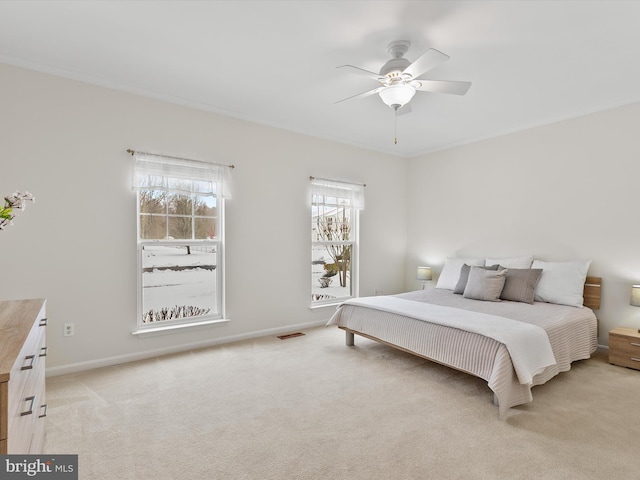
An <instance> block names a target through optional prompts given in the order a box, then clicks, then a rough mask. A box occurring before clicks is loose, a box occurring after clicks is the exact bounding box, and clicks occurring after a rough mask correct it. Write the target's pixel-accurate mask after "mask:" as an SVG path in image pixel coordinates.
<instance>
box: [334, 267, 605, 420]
mask: <svg viewBox="0 0 640 480" xmlns="http://www.w3.org/2000/svg"><path fill="white" fill-rule="evenodd" d="M534 266H535V265H534ZM587 268H588V267H587ZM473 270H474V271H475V270H479V268H475V267H474V268H473ZM547 275H548V276H549V277H551V273H549V274H547ZM543 278H544V277H543ZM582 282H583V283H582V284H581V285H580V286H581V287H583V289H582V290H581V291H580V302H581V303H583V304H584V306H582V305H580V306H578V307H576V306H569V305H561V304H557V303H550V302H548V301H532V303H526V302H521V301H510V300H501V301H486V300H480V299H475V298H468V297H467V296H466V295H464V296H463V295H460V294H456V293H454V291H453V289H448V288H428V289H425V290H418V291H414V292H408V293H404V294H399V295H390V296H377V297H364V298H357V299H351V300H349V301H346V302H344V303H342V304H341V305H339V306H338V309H337V310H336V312H335V313H334V315H333V316H332V317H331V319H330V320H329V321H328V323H327V325H328V326H329V325H337V326H338V327H339V328H341V329H343V330H345V331H346V344H347V345H348V346H353V345H354V335H360V336H362V337H366V338H369V339H371V340H374V341H377V342H380V343H383V344H387V345H390V346H392V347H395V348H398V349H400V350H403V351H405V352H409V353H412V354H414V355H417V356H419V357H422V358H425V359H427V360H431V361H434V362H437V363H440V364H443V365H446V366H449V367H451V368H455V369H457V370H460V371H463V372H466V373H469V374H471V375H475V376H477V377H480V378H482V379H484V380H485V381H487V383H488V386H489V388H490V389H491V390H492V391H493V393H494V403H495V404H497V405H498V409H499V414H500V417H502V418H504V417H505V415H506V413H507V412H508V411H509V409H510V408H512V407H514V406H517V405H522V404H525V403H528V402H531V401H532V400H533V397H532V394H531V388H532V387H533V386H535V385H541V384H543V383H546V382H547V381H549V380H550V379H551V378H553V377H555V376H556V375H558V374H559V373H560V372H566V371H568V370H570V369H571V363H572V362H575V361H578V360H583V359H587V358H589V357H590V356H591V355H592V354H593V353H594V352H595V350H596V349H597V334H598V325H597V318H596V316H595V314H594V312H593V310H594V309H598V308H599V307H600V287H601V278H599V277H586V271H585V276H583V277H582ZM541 283H542V282H541ZM546 285H547V286H549V282H546ZM541 332H542V333H541Z"/></svg>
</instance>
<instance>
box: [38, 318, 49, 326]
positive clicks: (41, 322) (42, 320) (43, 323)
mask: <svg viewBox="0 0 640 480" xmlns="http://www.w3.org/2000/svg"><path fill="white" fill-rule="evenodd" d="M38 326H39V327H46V326H47V319H46V318H43V319H41V320H40V323H39V324H38Z"/></svg>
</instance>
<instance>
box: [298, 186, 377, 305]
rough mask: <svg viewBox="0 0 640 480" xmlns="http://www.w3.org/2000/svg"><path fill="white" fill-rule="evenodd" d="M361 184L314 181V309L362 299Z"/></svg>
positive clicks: (362, 196) (312, 227) (312, 269)
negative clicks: (360, 255)
mask: <svg viewBox="0 0 640 480" xmlns="http://www.w3.org/2000/svg"><path fill="white" fill-rule="evenodd" d="M364 188H365V186H364V185H362V184H358V183H351V182H343V181H337V180H329V179H322V178H316V177H311V306H312V307H313V306H320V305H330V304H335V303H338V302H341V301H344V300H346V299H347V298H351V297H356V296H358V246H359V232H358V227H359V212H360V210H363V209H364Z"/></svg>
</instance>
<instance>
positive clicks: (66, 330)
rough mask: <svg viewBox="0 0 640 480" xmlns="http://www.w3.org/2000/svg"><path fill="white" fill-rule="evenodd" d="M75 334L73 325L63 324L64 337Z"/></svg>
mask: <svg viewBox="0 0 640 480" xmlns="http://www.w3.org/2000/svg"><path fill="white" fill-rule="evenodd" d="M74 333H75V329H74V327H73V323H65V324H64V336H65V337H73V335H74Z"/></svg>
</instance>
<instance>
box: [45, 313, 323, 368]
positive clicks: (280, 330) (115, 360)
mask: <svg viewBox="0 0 640 480" xmlns="http://www.w3.org/2000/svg"><path fill="white" fill-rule="evenodd" d="M326 323H327V321H326V320H320V321H315V322H309V323H299V324H297V325H288V326H286V327H277V328H268V329H265V330H258V331H254V332H249V333H242V334H239V335H231V336H228V337H222V338H213V339H209V340H204V341H202V342H195V343H188V344H182V345H173V346H171V347H166V348H160V349H156V350H146V351H144V352H136V353H130V354H127V355H118V356H115V357H107V358H99V359H96V360H89V361H87V362H78V363H70V364H68V365H61V366H59V367H51V368H47V370H46V376H47V377H55V376H58V375H66V374H68V373H76V372H83V371H85V370H92V369H94V368H100V367H110V366H112V365H119V364H121V363H128V362H135V361H136V360H144V359H145V358H153V357H160V356H162V355H168V354H171V353H178V352H185V351H188V350H195V349H198V348H204V347H211V346H214V345H222V344H225V343H233V342H239V341H242V340H250V339H252V338H260V337H267V336H271V335H281V334H284V333H291V332H293V331H296V330H303V329H305V328H313V327H320V326H323V325H325V324H326Z"/></svg>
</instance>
